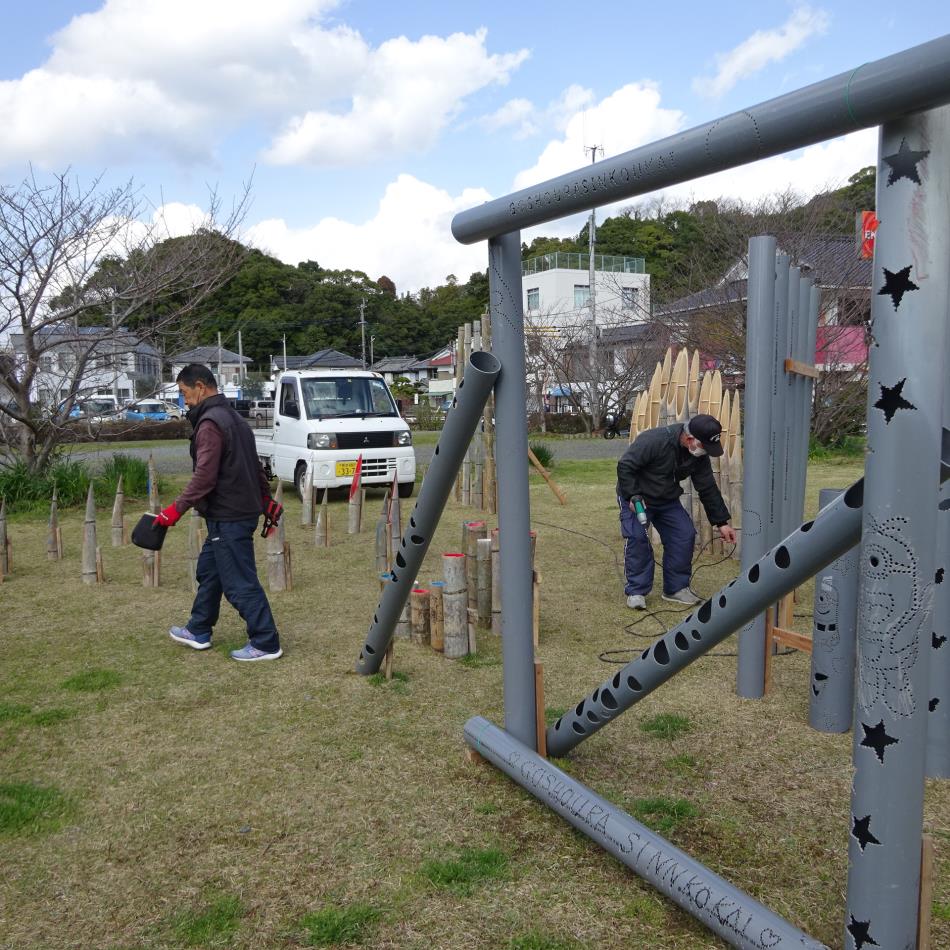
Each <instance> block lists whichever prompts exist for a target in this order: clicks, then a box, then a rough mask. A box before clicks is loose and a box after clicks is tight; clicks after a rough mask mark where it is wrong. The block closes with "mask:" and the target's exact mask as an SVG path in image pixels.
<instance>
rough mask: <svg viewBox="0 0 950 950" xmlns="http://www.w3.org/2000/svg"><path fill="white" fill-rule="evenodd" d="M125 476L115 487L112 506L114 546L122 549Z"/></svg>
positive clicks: (120, 477) (120, 478)
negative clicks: (123, 480)
mask: <svg viewBox="0 0 950 950" xmlns="http://www.w3.org/2000/svg"><path fill="white" fill-rule="evenodd" d="M122 478H123V476H122V475H120V476H119V482H118V484H117V485H116V487H115V501H114V502H113V505H112V546H113V547H114V548H121V547H122V545H123V544H125V491H124V490H123V486H122Z"/></svg>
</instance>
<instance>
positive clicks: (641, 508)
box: [630, 495, 647, 528]
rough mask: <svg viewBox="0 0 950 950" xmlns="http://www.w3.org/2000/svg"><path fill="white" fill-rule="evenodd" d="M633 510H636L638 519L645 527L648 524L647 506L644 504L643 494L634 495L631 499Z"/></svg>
mask: <svg viewBox="0 0 950 950" xmlns="http://www.w3.org/2000/svg"><path fill="white" fill-rule="evenodd" d="M630 500H631V501H632V502H633V510H634V511H635V512H636V515H637V521H639V522H640V524H641V525H643V527H644V528H645V527H646V526H647V506H646V505H645V504H644V501H643V496H642V495H634V496H633V497H632V498H631V499H630Z"/></svg>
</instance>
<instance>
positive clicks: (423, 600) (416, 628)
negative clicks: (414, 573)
mask: <svg viewBox="0 0 950 950" xmlns="http://www.w3.org/2000/svg"><path fill="white" fill-rule="evenodd" d="M409 603H410V608H409V609H410V616H409V639H410V640H411V641H412V642H413V643H420V644H422V645H424V646H428V645H429V642H430V634H429V591H428V590H426V588H424V587H414V588H413V589H412V593H411V594H410V595H409Z"/></svg>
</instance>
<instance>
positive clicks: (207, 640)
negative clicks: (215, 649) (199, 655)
mask: <svg viewBox="0 0 950 950" xmlns="http://www.w3.org/2000/svg"><path fill="white" fill-rule="evenodd" d="M168 635H169V636H170V637H171V638H172V640H174V641H175V642H176V643H184V644H185V646H186V647H191V648H192V650H210V649H211V637H199V636H197V635H196V634H194V633H192V632H191V631H190V630H189V629H188V628H187V627H172V628H171V630H169V631H168Z"/></svg>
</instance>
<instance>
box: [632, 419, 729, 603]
mask: <svg viewBox="0 0 950 950" xmlns="http://www.w3.org/2000/svg"><path fill="white" fill-rule="evenodd" d="M721 435H722V426H721V425H720V424H719V420H718V419H715V418H713V417H712V416H707V415H699V416H693V418H692V419H690V420H689V422H688V423H686V425H683V424H682V423H680V422H677V423H674V424H673V425H669V426H660V427H658V428H656V429H647V430H646V431H645V432H641V433H640V435H638V436H637V437H636V439H634V441H633V443H632V444H631V446H630V447H629V448H628V449H627V451H626V452H624V454H623V456H622V457H621V459H620V461H619V462H618V463H617V501H618V502H619V504H620V531H621V534H622V535H623V538H624V573H625V575H626V585H625V587H624V593H625V594H626V596H627V606H628V607H632V608H635V609H638V610H645V609H646V595H647V594H649V593H650V591H651V590H652V589H653V568H654V563H653V547H652V546H651V544H650V541H649V538H647V533H646V528H647V526H648V525H649V524H653V525H654V527H655V528H656V530H657V531H658V532H659V535H660V540H661V541H662V542H663V599H664V600H669V601H671V602H673V603H675V604H682V605H683V606H684V607H692V606H695V605H696V604H698V603H699V598H698V597H697V596H696V595H695V594H694V593H693V592H692V591H691V590H690V588H689V581H690V577H691V575H692V571H691V568H692V561H693V546H694V545H695V543H696V529H695V528H694V527H693V522H692V519H691V518H690V516H689V514H688V513H687V512H686V509H684V508H683V506H682V504H681V503H680V500H679V499H680V495H682V494H683V489H682V488H680V482H681V481H683V479H685V478H691V479H692V480H693V487H694V488H695V489H696V491H697V492H698V493H699V500H700V501H701V502H702V503H703V508H704V509H705V511H706V516H707V517H708V518H709V521H710V523H711V524H713V525H714V526H715V527H717V528H718V529H719V535H720V537H722V539H723V540H724V541H727V542H728V543H729V544H735V541H736V532H735V530H734V529H733V528H732V527H730V525H729V509H728V508H727V507H726V503H725V502H724V501H723V499H722V495H721V494H720V492H719V488H718V487H717V485H716V479H715V477H714V476H713V471H712V466H711V465H710V464H709V457H710V456H713V457H718V456H720V455H722V445H721V443H720V438H721Z"/></svg>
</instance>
